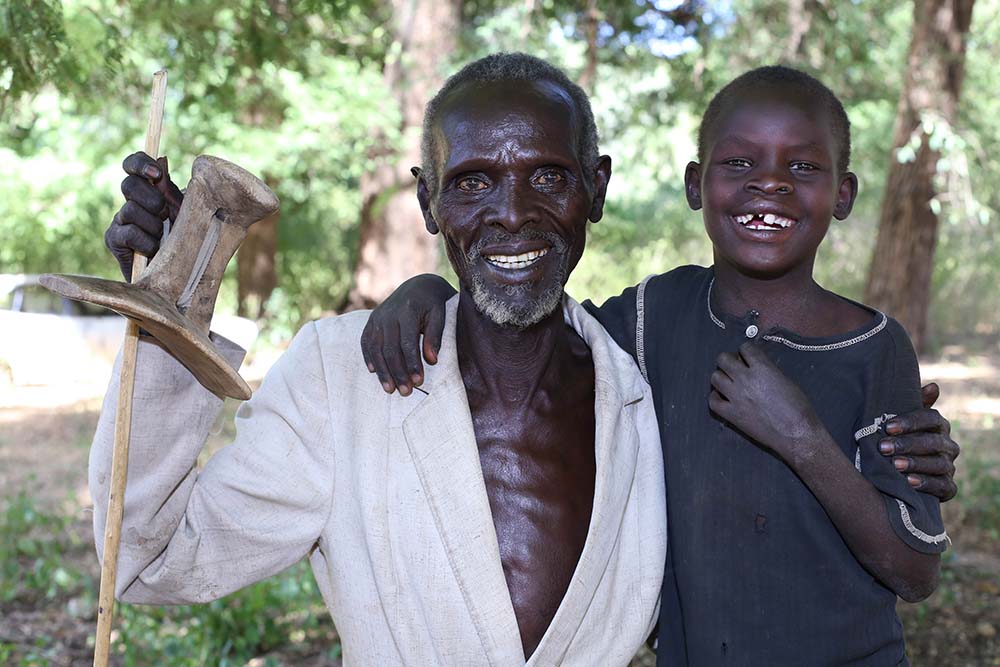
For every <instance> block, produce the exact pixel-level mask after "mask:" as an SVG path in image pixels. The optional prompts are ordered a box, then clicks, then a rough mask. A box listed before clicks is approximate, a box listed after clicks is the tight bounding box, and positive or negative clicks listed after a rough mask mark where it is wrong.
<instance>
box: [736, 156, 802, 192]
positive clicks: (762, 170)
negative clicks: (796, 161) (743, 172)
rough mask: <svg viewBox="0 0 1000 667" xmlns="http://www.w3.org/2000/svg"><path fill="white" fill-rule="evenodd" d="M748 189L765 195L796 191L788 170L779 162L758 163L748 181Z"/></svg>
mask: <svg viewBox="0 0 1000 667" xmlns="http://www.w3.org/2000/svg"><path fill="white" fill-rule="evenodd" d="M746 189H747V190H749V191H751V192H753V193H756V194H765V195H787V194H791V193H792V192H794V191H795V186H794V185H793V184H792V179H791V178H790V177H789V174H788V170H787V169H784V168H782V166H781V165H777V164H767V163H761V164H758V165H757V167H756V168H755V169H754V171H753V173H752V174H751V177H750V179H749V180H748V181H747V183H746Z"/></svg>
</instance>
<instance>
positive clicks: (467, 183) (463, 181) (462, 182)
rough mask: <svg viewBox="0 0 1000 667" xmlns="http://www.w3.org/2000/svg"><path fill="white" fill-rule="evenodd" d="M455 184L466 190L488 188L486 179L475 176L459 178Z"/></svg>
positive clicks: (477, 190) (472, 190)
mask: <svg viewBox="0 0 1000 667" xmlns="http://www.w3.org/2000/svg"><path fill="white" fill-rule="evenodd" d="M455 186H456V187H457V188H458V189H459V190H463V191H464V192H479V191H481V190H485V189H486V181H484V180H483V179H481V178H477V177H475V176H464V177H462V178H460V179H458V182H456V183H455Z"/></svg>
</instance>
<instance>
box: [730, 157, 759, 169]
mask: <svg viewBox="0 0 1000 667" xmlns="http://www.w3.org/2000/svg"><path fill="white" fill-rule="evenodd" d="M723 164H724V165H726V166H728V167H739V168H741V169H748V168H750V167H752V166H753V165H752V164H751V163H750V160H747V159H746V158H742V157H731V158H729V159H728V160H724V161H723Z"/></svg>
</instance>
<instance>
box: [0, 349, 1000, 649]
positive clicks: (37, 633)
mask: <svg viewBox="0 0 1000 667" xmlns="http://www.w3.org/2000/svg"><path fill="white" fill-rule="evenodd" d="M922 374H923V377H924V380H925V381H929V380H934V381H937V382H938V383H939V384H940V385H941V388H942V399H941V401H940V403H939V406H938V407H939V408H940V410H941V411H942V412H943V413H944V414H945V415H947V416H948V417H949V419H951V421H952V424H953V432H954V433H955V439H956V440H957V441H958V442H959V443H960V444H961V445H962V447H963V454H962V458H960V459H959V472H958V475H957V480H958V482H959V486H960V491H959V497H958V498H957V499H956V500H954V501H952V502H950V503H947V504H946V505H945V506H944V510H943V513H944V515H945V521H946V525H947V528H948V532H949V534H950V535H951V537H952V540H953V545H952V547H951V549H950V550H949V551H948V552H946V555H945V558H944V561H943V562H944V565H943V569H942V580H941V585H940V587H939V589H938V591H937V592H936V593H935V594H934V595H933V596H932V597H931V598H930V599H929V600H928V601H926V602H924V603H921V604H917V605H910V604H905V603H900V604H899V612H900V615H901V617H902V619H903V623H904V626H905V627H906V635H907V643H908V646H909V653H910V656H911V660H912V662H913V664H914V665H916V666H922V665H934V666H940V667H959V666H962V667H966V666H976V667H981V666H987V665H997V666H1000V466H998V465H997V464H998V463H1000V444H998V443H997V441H996V438H995V436H994V433H995V421H996V420H997V419H1000V343H998V342H995V341H994V342H990V343H984V342H979V343H976V344H974V345H973V346H970V347H958V346H952V347H948V348H945V349H943V350H942V351H941V352H940V353H939V354H937V355H936V356H935V357H933V358H929V359H925V360H923V363H922ZM33 403H37V402H35V401H33ZM99 410H100V400H99V399H87V400H81V401H77V402H73V403H71V404H68V405H61V406H60V407H55V408H51V407H40V406H38V405H37V404H36V405H34V406H32V407H24V406H22V407H7V408H0V462H2V465H0V496H2V497H5V498H8V497H12V496H13V495H14V494H16V493H17V492H18V491H20V490H22V489H24V490H26V491H27V492H28V494H29V495H30V496H32V497H33V498H34V499H35V500H36V501H37V502H38V503H39V504H40V505H41V506H42V507H44V508H46V509H48V510H51V511H57V512H60V513H62V514H63V515H68V516H70V517H72V520H71V521H70V528H69V530H70V531H71V532H72V534H73V540H72V544H73V546H72V548H69V549H67V551H66V553H65V554H63V557H64V558H65V560H66V562H67V563H69V564H71V565H72V566H73V567H74V568H76V569H78V570H80V571H82V572H84V573H86V575H87V576H90V577H93V578H94V581H96V580H97V577H98V567H97V560H96V557H95V556H94V552H93V547H92V542H91V528H90V521H91V510H90V507H91V500H90V496H89V493H88V491H87V486H86V469H87V452H88V448H89V441H90V437H91V435H92V433H93V430H94V426H95V423H96V421H97V415H98V412H99ZM229 435H230V431H229V428H228V427H227V428H225V429H223V430H222V432H220V433H219V434H218V435H217V436H214V438H215V441H214V442H213V443H211V446H218V445H220V444H221V443H222V442H224V440H225V439H226V438H227V437H229ZM93 588H94V589H95V590H96V584H95V585H94V586H93ZM0 599H2V598H0ZM86 602H87V600H81V599H79V598H74V597H72V596H62V597H59V596H57V597H56V598H55V599H53V600H51V601H49V602H46V603H44V604H38V605H35V606H33V607H31V608H23V607H18V606H17V605H16V604H8V603H3V602H0V646H3V645H5V644H6V645H7V646H13V647H14V653H13V655H14V656H21V658H20V659H22V661H23V656H24V655H26V654H27V653H28V652H29V651H30V650H39V651H41V649H43V648H44V653H45V655H46V658H45V660H47V662H41V661H39V662H38V663H31V662H22V663H20V664H39V665H43V664H45V665H51V666H52V667H77V666H82V665H90V664H91V655H92V649H91V648H89V647H88V641H89V642H92V639H91V638H90V636H91V634H92V631H93V623H92V620H91V617H92V616H93V613H92V610H90V609H89V608H83V605H84V604H85V603H86ZM39 637H47V638H49V641H51V642H52V643H53V645H50V646H46V647H37V646H36V640H37V638H39ZM33 647H34V648H33ZM325 649H326V647H325V646H308V645H301V644H299V645H297V646H295V647H290V648H289V649H288V650H283V651H278V652H275V653H272V654H270V655H269V657H270V658H272V659H273V660H265V658H266V657H268V656H261V658H260V659H255V660H253V661H251V663H249V664H250V665H252V667H258V666H262V665H265V664H278V665H305V666H306V667H333V666H334V665H337V664H338V663H339V661H338V660H336V659H332V658H329V657H326V651H325ZM3 661H4V660H3V655H2V654H0V662H3ZM807 662H808V660H807V659H806V660H805V662H804V664H806V663H807ZM635 664H636V665H649V664H652V659H651V657H650V656H649V655H644V656H640V657H639V658H637V661H636V663H635Z"/></svg>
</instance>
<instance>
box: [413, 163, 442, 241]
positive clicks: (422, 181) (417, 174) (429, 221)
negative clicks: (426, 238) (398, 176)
mask: <svg viewBox="0 0 1000 667" xmlns="http://www.w3.org/2000/svg"><path fill="white" fill-rule="evenodd" d="M410 173H411V174H413V177H414V178H416V179H417V201H418V202H419V203H420V212H421V213H422V214H423V216H424V226H425V227H426V228H427V231H429V232H430V233H431V234H437V233H438V232H439V231H440V230H439V229H438V224H437V221H436V220H435V219H434V213H432V212H431V191H430V188H428V187H427V179H426V178H424V172H423V170H422V169H421V168H420V167H413V168H411V169H410Z"/></svg>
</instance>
